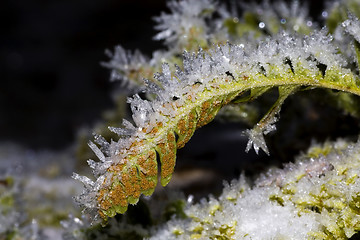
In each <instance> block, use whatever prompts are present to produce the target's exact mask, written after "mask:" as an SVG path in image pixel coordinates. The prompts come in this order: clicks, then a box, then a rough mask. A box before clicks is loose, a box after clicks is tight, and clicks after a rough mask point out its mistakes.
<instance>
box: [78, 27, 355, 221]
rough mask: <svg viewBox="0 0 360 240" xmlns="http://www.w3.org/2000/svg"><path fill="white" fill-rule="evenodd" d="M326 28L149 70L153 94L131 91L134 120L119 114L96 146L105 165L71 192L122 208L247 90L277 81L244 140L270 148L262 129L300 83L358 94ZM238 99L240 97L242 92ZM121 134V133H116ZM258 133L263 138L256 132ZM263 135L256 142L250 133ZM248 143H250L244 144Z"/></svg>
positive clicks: (105, 208)
mask: <svg viewBox="0 0 360 240" xmlns="http://www.w3.org/2000/svg"><path fill="white" fill-rule="evenodd" d="M331 41H332V39H331V37H330V36H328V35H326V32H325V31H321V32H315V33H313V34H311V35H309V36H305V37H299V36H297V35H296V36H291V35H288V34H285V33H281V34H280V35H278V36H276V37H274V38H273V39H270V40H266V41H264V42H262V43H260V44H259V45H258V46H257V48H255V49H254V48H250V47H249V49H247V48H246V46H245V47H242V46H238V45H231V44H229V43H228V44H224V45H220V46H214V47H213V49H211V50H209V51H208V52H204V51H203V50H200V51H199V52H198V53H197V54H189V53H184V69H183V70H181V69H180V68H178V67H177V68H176V69H177V70H176V72H175V73H172V72H171V71H170V68H169V66H168V65H167V64H164V65H163V67H162V72H161V73H158V74H156V75H155V78H156V81H153V82H158V83H159V86H158V87H154V86H152V87H151V89H149V91H152V92H153V93H155V94H156V95H157V97H156V99H155V100H153V101H148V100H143V99H141V98H140V97H139V96H138V95H134V97H132V98H129V100H128V102H129V103H130V104H131V109H132V112H133V121H134V122H135V124H136V126H132V125H131V124H130V123H129V122H125V123H124V125H125V129H124V130H122V131H121V130H119V129H113V130H114V131H116V132H117V133H119V134H120V135H121V137H120V140H119V141H118V142H111V143H109V144H103V145H104V147H102V151H103V152H104V153H105V154H104V155H103V154H100V153H99V151H98V148H96V147H95V146H94V145H93V144H91V147H92V148H93V149H94V151H95V152H96V153H97V155H98V156H99V158H100V159H101V162H102V163H99V164H100V165H101V164H104V166H105V167H101V166H97V165H94V164H93V165H94V166H95V167H94V174H95V176H96V177H97V179H96V180H95V181H94V182H91V181H90V180H89V179H88V178H86V177H83V178H82V177H80V176H78V175H75V177H76V178H77V179H79V180H81V181H83V182H84V183H86V184H85V190H84V192H83V194H82V195H81V196H79V197H78V198H77V200H78V201H79V202H81V203H83V204H84V205H85V207H87V208H90V209H94V210H96V211H97V212H98V214H99V215H100V216H101V217H102V218H104V219H106V218H107V217H112V216H114V215H115V214H116V213H124V212H125V211H126V210H127V206H128V204H135V203H136V202H137V201H138V199H139V197H140V195H141V194H144V195H151V194H152V193H153V191H154V189H155V186H156V184H157V173H158V169H157V168H158V166H157V165H158V164H157V160H159V161H160V163H161V167H160V168H161V169H160V172H161V180H160V182H161V184H162V185H163V186H165V185H166V184H167V183H168V182H169V181H170V179H171V176H172V173H173V171H174V167H175V159H176V151H177V149H178V148H181V147H183V146H184V145H185V144H186V143H187V142H188V141H189V139H190V138H191V136H192V135H193V134H194V132H195V130H196V129H197V128H200V127H202V126H204V125H206V124H207V123H209V122H210V121H212V120H213V119H214V117H215V116H216V114H217V112H218V111H219V109H220V108H221V107H223V106H224V105H226V104H228V103H230V102H232V101H236V100H239V99H238V98H239V96H241V95H242V94H244V93H246V92H249V91H250V92H251V93H250V97H248V98H242V101H250V100H252V99H254V98H256V97H258V96H260V95H261V94H263V93H264V92H266V91H267V90H268V89H270V88H274V87H276V88H278V90H279V99H278V100H277V101H276V103H275V104H274V106H273V107H272V108H271V109H270V110H269V112H268V113H267V114H266V115H265V117H264V118H263V119H262V120H261V121H260V122H259V123H258V125H257V126H256V127H255V131H256V133H257V135H255V134H254V135H253V136H250V141H249V143H250V146H251V145H254V148H255V150H256V149H259V148H262V149H263V150H264V151H265V152H268V149H267V148H266V144H265V141H263V134H266V133H268V132H269V131H271V130H273V129H274V125H273V124H274V121H275V120H276V116H277V115H278V113H279V111H280V107H281V105H282V103H283V102H284V101H285V99H286V98H287V97H288V96H289V95H290V94H292V93H294V92H296V91H297V90H298V89H299V87H302V86H303V87H312V88H316V87H319V88H329V89H336V90H340V91H344V92H348V93H353V94H356V95H359V96H360V88H359V86H358V85H357V82H358V76H357V75H355V74H354V73H353V72H351V70H349V69H347V68H345V67H344V66H346V62H345V61H344V60H343V59H342V58H341V56H340V55H339V54H338V53H337V49H336V48H335V47H334V45H333V44H332V42H331ZM240 99H241V98H240ZM122 134H123V135H122ZM261 138H262V139H261ZM259 139H260V140H261V142H260V143H261V144H259V143H258V142H256V141H259ZM249 149H250V147H249V145H248V147H247V150H249Z"/></svg>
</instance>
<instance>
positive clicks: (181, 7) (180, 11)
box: [154, 0, 216, 51]
mask: <svg viewBox="0 0 360 240" xmlns="http://www.w3.org/2000/svg"><path fill="white" fill-rule="evenodd" d="M167 5H168V8H169V9H170V10H171V14H165V13H162V14H161V16H159V17H155V18H154V19H155V21H156V22H157V23H158V25H156V27H155V29H157V30H159V31H160V32H159V33H158V34H157V35H156V36H155V37H154V39H155V40H165V43H166V44H167V45H168V46H169V47H170V48H175V49H176V50H177V51H178V50H179V49H181V50H182V49H183V47H184V46H185V45H186V44H187V43H188V42H189V39H193V40H194V41H197V42H198V43H199V42H201V41H206V39H207V34H208V31H209V29H208V26H207V24H206V22H205V19H206V18H207V17H208V16H209V15H211V13H212V12H214V11H215V9H216V4H215V1H213V0H199V1H191V0H183V1H179V2H178V1H169V2H168V3H167ZM181 50H180V51H181Z"/></svg>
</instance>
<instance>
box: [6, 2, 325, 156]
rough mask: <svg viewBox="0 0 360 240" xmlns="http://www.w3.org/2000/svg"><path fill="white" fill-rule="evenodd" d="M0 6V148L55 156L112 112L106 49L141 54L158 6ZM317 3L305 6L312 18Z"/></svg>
mask: <svg viewBox="0 0 360 240" xmlns="http://www.w3.org/2000/svg"><path fill="white" fill-rule="evenodd" d="M1 5H2V6H0V16H1V17H0V22H1V23H0V27H1V33H0V59H1V67H0V69H1V87H0V141H13V142H17V143H20V144H23V145H25V146H28V147H32V148H44V147H46V148H56V149H61V148H64V147H66V146H69V145H71V144H72V143H73V142H74V138H75V134H76V131H77V129H79V128H80V127H81V126H84V125H85V126H92V125H93V124H94V122H95V121H96V120H97V119H100V117H101V112H102V111H104V110H105V109H111V107H112V99H111V89H112V88H113V87H114V86H113V85H114V83H110V82H109V80H108V79H109V74H110V71H109V70H108V69H105V68H103V67H101V66H100V64H99V62H101V61H107V60H108V58H107V57H106V56H105V55H104V50H105V49H106V48H109V49H113V47H114V46H115V45H117V44H121V45H122V46H123V47H125V48H126V49H132V50H133V49H136V48H138V49H140V50H141V51H142V52H143V53H145V54H147V55H149V56H150V55H151V52H152V51H154V50H156V49H159V48H161V46H162V45H161V43H160V42H155V41H152V36H154V35H155V33H156V31H155V30H154V29H153V26H154V21H153V20H152V17H153V16H157V15H159V14H160V12H161V11H165V10H166V4H165V0H143V1H140V0H101V1H89V0H47V1H45V0H35V1H19V0H7V1H2V4H1ZM322 8H323V6H322V1H313V3H311V14H312V16H313V17H314V18H315V17H317V16H319V15H320V12H319V11H320V10H321V9H322Z"/></svg>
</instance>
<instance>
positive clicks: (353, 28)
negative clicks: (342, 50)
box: [342, 14, 360, 43]
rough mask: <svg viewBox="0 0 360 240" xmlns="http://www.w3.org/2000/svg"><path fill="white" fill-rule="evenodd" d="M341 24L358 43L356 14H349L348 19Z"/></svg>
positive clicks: (358, 23)
mask: <svg viewBox="0 0 360 240" xmlns="http://www.w3.org/2000/svg"><path fill="white" fill-rule="evenodd" d="M342 26H343V27H344V28H345V29H346V31H347V32H348V33H349V34H351V35H352V36H354V38H355V39H356V41H358V42H359V43H360V21H359V19H358V18H357V17H356V16H354V15H353V14H350V15H349V19H348V20H346V21H345V22H343V24H342Z"/></svg>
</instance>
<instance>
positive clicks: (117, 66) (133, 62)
mask: <svg viewBox="0 0 360 240" xmlns="http://www.w3.org/2000/svg"><path fill="white" fill-rule="evenodd" d="M105 53H106V55H107V56H108V57H109V58H111V60H110V61H109V62H102V63H101V64H102V66H104V67H107V68H110V69H112V71H111V77H110V80H111V81H115V80H119V81H121V86H122V87H126V88H129V89H130V90H131V89H134V88H138V87H139V86H141V82H135V81H134V79H136V78H133V77H132V75H134V74H137V72H138V71H139V70H140V69H141V68H143V67H144V66H146V64H147V63H148V59H147V58H146V57H145V56H144V55H143V54H142V53H141V52H140V51H139V50H135V51H134V53H133V54H132V53H131V52H130V51H126V50H125V49H124V48H123V47H122V46H120V45H119V46H116V47H115V49H114V53H112V52H111V51H110V50H106V52H105Z"/></svg>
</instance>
